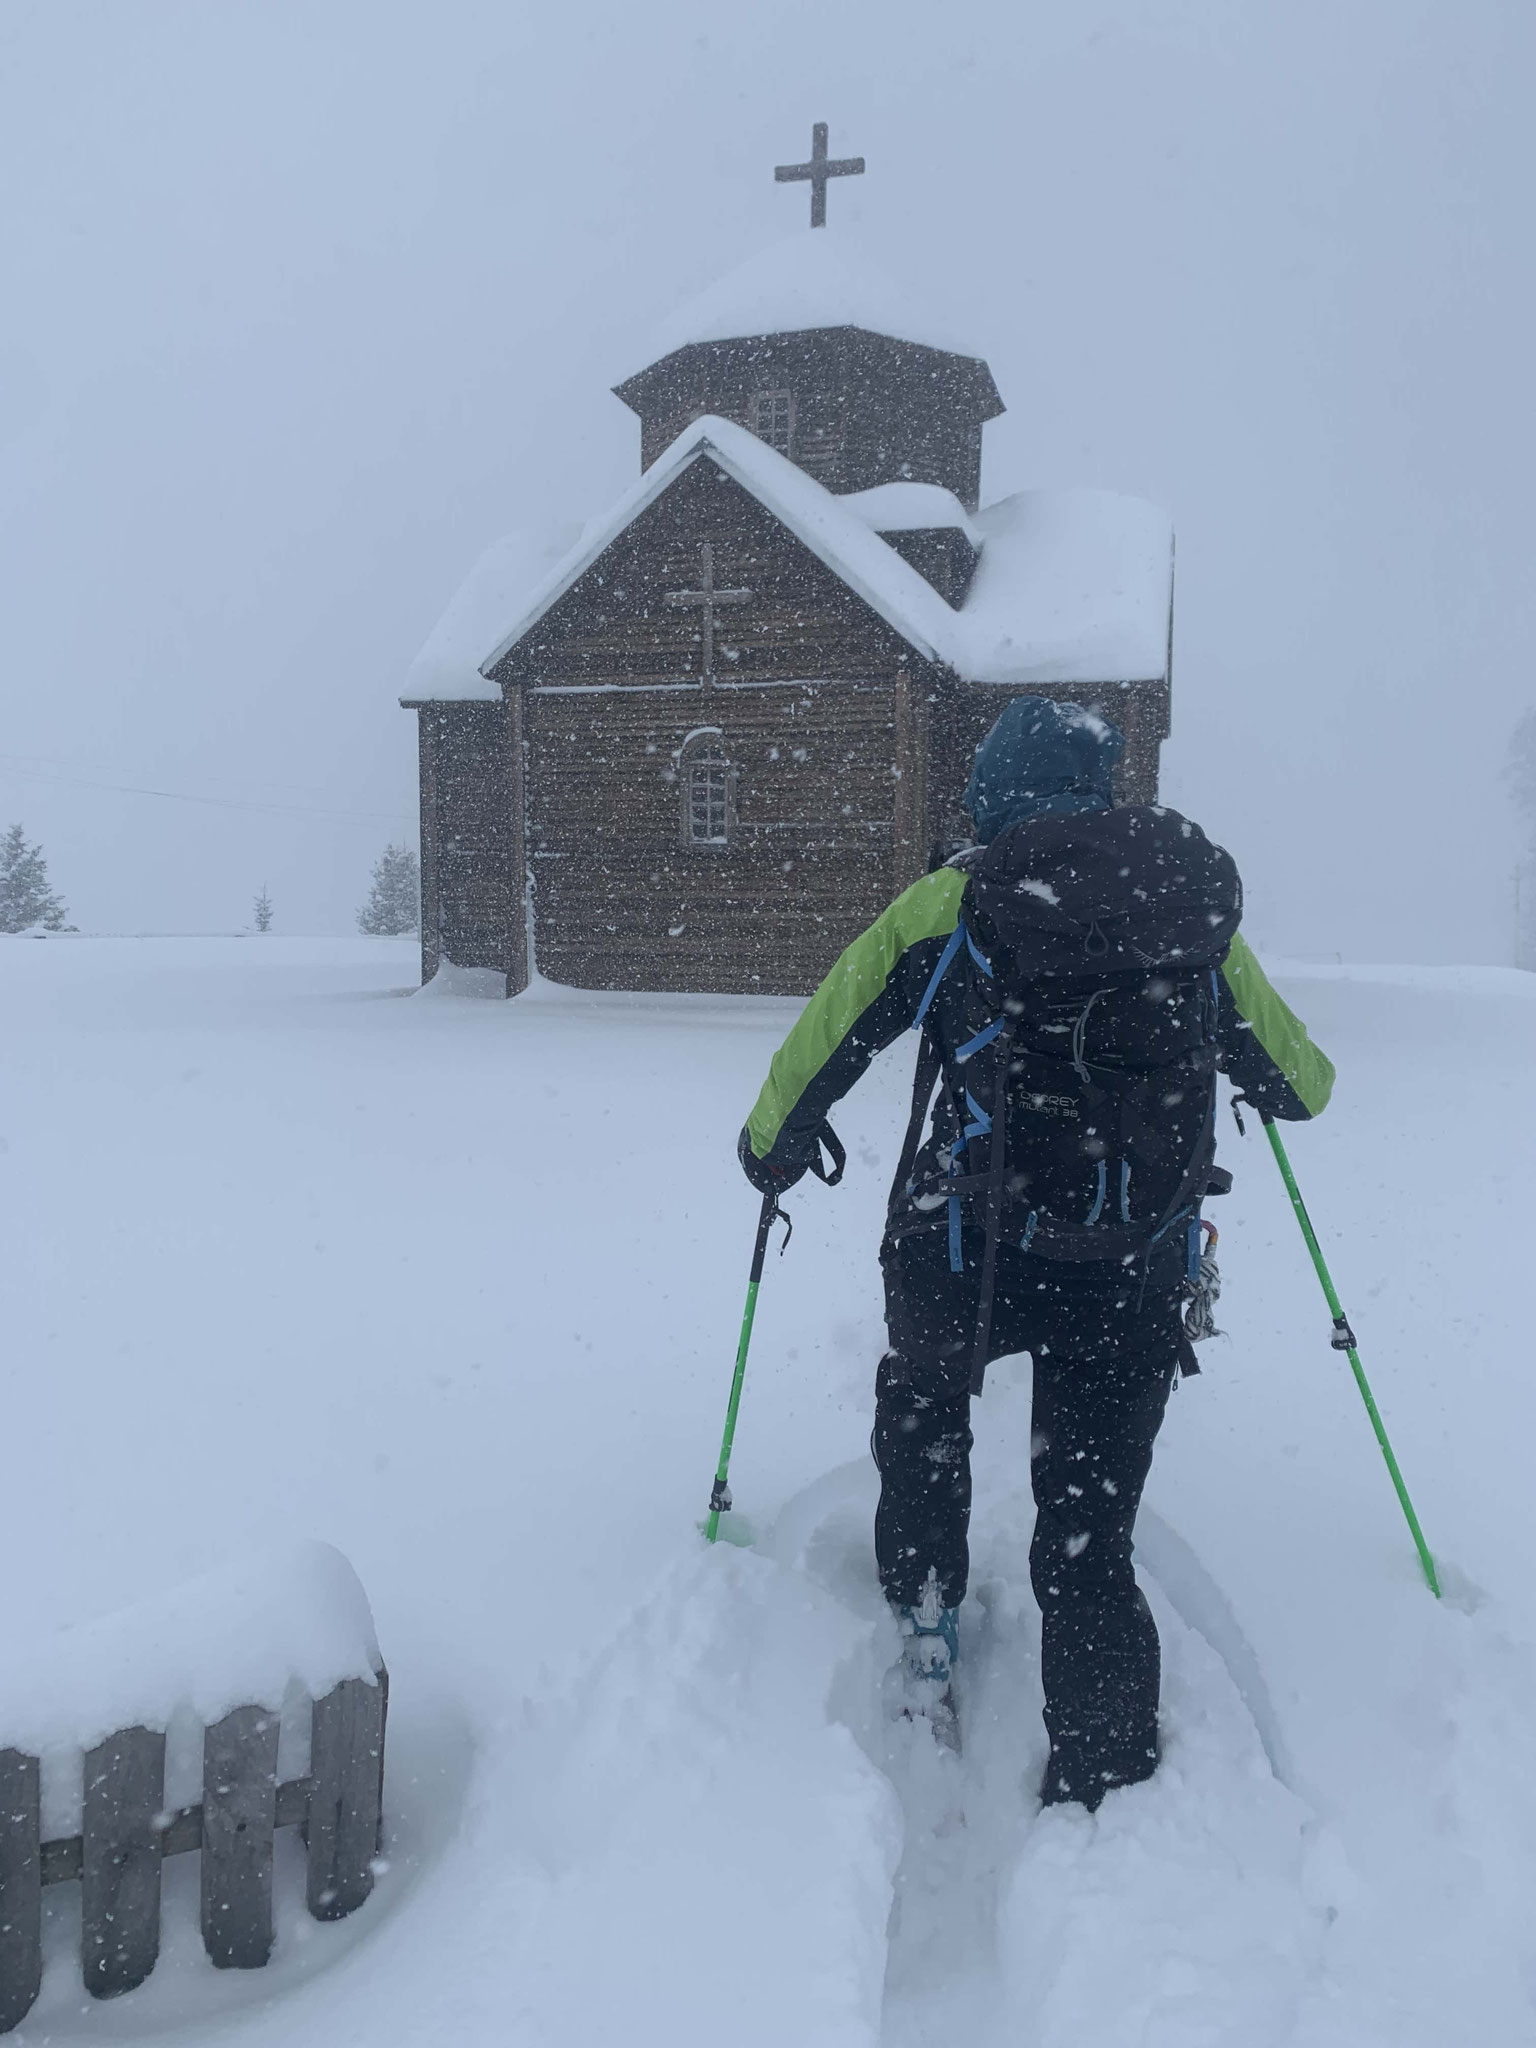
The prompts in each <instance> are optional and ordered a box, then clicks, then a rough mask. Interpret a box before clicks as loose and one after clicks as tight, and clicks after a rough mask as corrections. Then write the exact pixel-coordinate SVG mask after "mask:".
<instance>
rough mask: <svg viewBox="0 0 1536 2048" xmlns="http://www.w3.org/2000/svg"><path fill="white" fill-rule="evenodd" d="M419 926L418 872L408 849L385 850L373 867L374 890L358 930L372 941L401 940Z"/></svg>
mask: <svg viewBox="0 0 1536 2048" xmlns="http://www.w3.org/2000/svg"><path fill="white" fill-rule="evenodd" d="M420 925H421V868H420V866H419V865H418V863H417V860H416V856H415V854H414V853H413V852H412V851H411V849H410V847H408V846H386V847H385V849H384V851H383V852H382V853H381V854H380V855H379V857H378V859H377V860H376V861H375V862H374V864H373V887H372V888H371V889H370V890H369V892H368V901H367V902H366V903H365V904H364V905H363V907H362V909H361V910H360V911H359V912H358V913H357V928H358V930H359V931H360V932H367V933H369V934H370V935H371V936H372V937H374V938H390V939H393V938H400V937H401V936H403V934H405V933H406V932H414V931H417V930H418V929H419V928H420Z"/></svg>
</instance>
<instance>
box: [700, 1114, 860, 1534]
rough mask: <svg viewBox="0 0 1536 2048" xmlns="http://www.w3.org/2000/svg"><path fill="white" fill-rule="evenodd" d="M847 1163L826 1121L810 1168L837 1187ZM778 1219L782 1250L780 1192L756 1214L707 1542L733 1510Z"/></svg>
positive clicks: (787, 1225) (787, 1236)
mask: <svg viewBox="0 0 1536 2048" xmlns="http://www.w3.org/2000/svg"><path fill="white" fill-rule="evenodd" d="M743 1142H745V1133H743ZM824 1150H825V1152H826V1153H827V1155H828V1157H829V1158H830V1159H831V1161H832V1164H831V1165H830V1166H825V1165H823V1163H822V1158H821V1155H822V1152H823V1151H824ZM847 1163H848V1155H847V1153H846V1152H845V1151H844V1150H843V1147H842V1144H841V1142H840V1141H839V1139H838V1135H837V1133H836V1131H834V1130H833V1128H832V1126H831V1125H830V1124H826V1123H824V1124H823V1125H822V1126H821V1129H820V1130H819V1131H818V1132H817V1133H816V1140H815V1147H814V1152H813V1156H812V1158H811V1159H810V1160H809V1162H808V1164H809V1168H810V1171H811V1172H812V1173H814V1174H815V1176H816V1178H817V1179H818V1180H819V1181H820V1182H821V1183H822V1185H823V1186H824V1187H829V1188H835V1187H836V1186H837V1184H838V1182H839V1181H840V1180H841V1179H842V1177H843V1168H844V1167H845V1166H846V1165H847ZM775 1221H778V1222H780V1223H782V1224H783V1225H784V1244H781V1245H780V1246H779V1250H780V1251H781V1252H782V1251H783V1249H784V1245H787V1244H788V1243H789V1239H790V1233H791V1232H792V1231H793V1229H794V1227H795V1226H794V1225H793V1223H791V1222H790V1220H789V1218H788V1217H787V1216H786V1215H785V1213H784V1211H783V1210H782V1209H781V1208H780V1207H779V1198H778V1195H777V1194H768V1195H764V1197H763V1206H762V1208H761V1210H760V1211H759V1212H758V1218H757V1242H756V1244H754V1245H753V1247H752V1271H751V1274H750V1275H749V1277H748V1280H747V1305H746V1307H745V1308H744V1309H743V1310H742V1312H741V1336H740V1338H739V1339H738V1341H737V1345H736V1370H735V1372H734V1373H733V1374H732V1375H731V1398H730V1400H729V1401H728V1402H727V1403H726V1406H725V1434H724V1436H722V1437H721V1439H720V1462H719V1464H718V1465H717V1466H716V1467H715V1483H714V1487H713V1488H712V1490H711V1492H710V1496H709V1520H708V1521H707V1522H706V1523H705V1524H704V1540H705V1542H706V1543H713V1542H714V1541H715V1540H716V1538H717V1537H718V1536H719V1534H720V1517H721V1516H722V1515H728V1514H729V1513H730V1511H731V1489H730V1486H729V1485H728V1484H727V1481H728V1479H729V1476H730V1470H731V1445H732V1444H733V1443H734V1442H735V1441H736V1416H737V1413H738V1411H739V1410H740V1407H741V1383H742V1380H743V1379H744V1378H745V1377H746V1371H747V1349H748V1347H749V1346H750V1344H751V1342H752V1320H753V1317H754V1316H755V1315H756V1314H757V1290H758V1288H759V1287H760V1286H761V1284H762V1278H763V1260H764V1259H765V1258H766V1256H767V1253H768V1233H769V1231H770V1230H771V1229H772V1228H773V1225H774V1223H775Z"/></svg>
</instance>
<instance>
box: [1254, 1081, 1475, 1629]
mask: <svg viewBox="0 0 1536 2048" xmlns="http://www.w3.org/2000/svg"><path fill="white" fill-rule="evenodd" d="M1264 1129H1265V1131H1266V1132H1267V1133H1268V1135H1269V1143H1270V1149H1271V1150H1272V1151H1273V1153H1274V1155H1275V1164H1276V1165H1277V1166H1278V1167H1279V1169H1280V1177H1281V1179H1282V1180H1283V1181H1284V1182H1285V1191H1286V1193H1287V1194H1288V1195H1289V1196H1290V1198H1291V1207H1292V1208H1293V1209H1294V1210H1295V1211H1296V1221H1297V1222H1298V1223H1299V1224H1300V1225H1301V1234H1302V1236H1303V1237H1304V1238H1305V1239H1306V1241H1307V1250H1308V1251H1309V1252H1310V1253H1311V1254H1312V1263H1313V1265H1314V1266H1315V1267H1316V1268H1317V1277H1318V1279H1319V1280H1321V1282H1322V1283H1323V1294H1324V1296H1325V1298H1326V1299H1327V1303H1328V1309H1329V1313H1330V1314H1331V1315H1332V1317H1333V1348H1334V1350H1335V1351H1346V1352H1348V1354H1349V1363H1350V1368H1351V1370H1352V1371H1353V1373H1354V1375H1355V1384H1356V1386H1357V1387H1359V1389H1360V1398H1361V1400H1362V1401H1364V1403H1365V1412H1366V1414H1367V1415H1369V1416H1370V1418H1371V1427H1372V1429H1374V1430H1375V1432H1376V1441H1377V1443H1379V1444H1380V1445H1381V1455H1382V1456H1383V1457H1384V1458H1385V1459H1386V1461H1387V1470H1388V1471H1389V1472H1390V1473H1391V1475H1392V1484H1393V1486H1394V1487H1395V1488H1396V1490H1397V1498H1398V1503H1399V1505H1400V1506H1401V1508H1402V1510H1403V1513H1404V1514H1405V1515H1406V1516H1407V1518H1408V1527H1409V1529H1410V1530H1411V1531H1412V1533H1413V1543H1414V1548H1415V1549H1416V1550H1417V1551H1418V1553H1419V1563H1420V1564H1421V1565H1422V1566H1423V1568H1424V1578H1425V1581H1426V1583H1427V1584H1428V1586H1429V1590H1430V1591H1431V1593H1433V1594H1434V1596H1435V1598H1436V1599H1437V1600H1438V1599H1439V1598H1440V1580H1439V1577H1438V1576H1437V1574H1436V1572H1435V1560H1434V1558H1433V1557H1432V1556H1431V1555H1430V1550H1429V1545H1428V1544H1427V1543H1426V1542H1425V1541H1424V1531H1423V1530H1422V1529H1421V1528H1420V1527H1419V1518H1418V1516H1417V1515H1416V1514H1415V1513H1414V1511H1413V1502H1412V1501H1411V1500H1410V1499H1409V1498H1408V1488H1407V1487H1406V1485H1404V1483H1403V1475H1402V1473H1401V1472H1400V1471H1399V1470H1398V1464H1397V1459H1396V1458H1395V1457H1394V1456H1393V1453H1392V1445H1391V1443H1390V1441H1389V1440H1388V1437H1387V1426H1386V1424H1385V1423H1384V1422H1383V1421H1382V1419H1381V1410H1380V1409H1379V1408H1378V1407H1377V1406H1376V1397H1375V1395H1374V1394H1372V1392H1371V1383H1370V1381H1369V1380H1368V1379H1367V1378H1366V1376H1365V1367H1364V1366H1363V1365H1362V1364H1361V1363H1360V1353H1359V1351H1358V1350H1357V1349H1356V1348H1355V1333H1354V1331H1353V1330H1352V1329H1351V1328H1350V1327H1349V1318H1348V1316H1346V1315H1345V1313H1344V1306H1343V1303H1342V1302H1341V1301H1340V1300H1339V1297H1338V1293H1337V1290H1336V1289H1335V1287H1334V1284H1333V1275H1332V1274H1331V1273H1330V1272H1329V1271H1328V1261H1327V1260H1326V1259H1325V1258H1324V1257H1323V1248H1322V1246H1321V1245H1320V1244H1319V1243H1318V1241H1317V1232H1316V1231H1315V1230H1314V1229H1313V1228H1312V1219H1311V1217H1310V1216H1309V1215H1308V1214H1307V1205H1306V1203H1305V1202H1304V1201H1303V1200H1302V1199H1301V1189H1300V1188H1299V1187H1297V1185H1296V1176H1295V1174H1294V1173H1293V1172H1292V1171H1291V1162H1290V1160H1289V1159H1288V1158H1287V1157H1286V1151H1285V1147H1284V1145H1283V1144H1282V1143H1281V1142H1280V1133H1279V1132H1278V1131H1277V1130H1276V1129H1275V1120H1274V1118H1273V1117H1271V1116H1266V1117H1265V1118H1264Z"/></svg>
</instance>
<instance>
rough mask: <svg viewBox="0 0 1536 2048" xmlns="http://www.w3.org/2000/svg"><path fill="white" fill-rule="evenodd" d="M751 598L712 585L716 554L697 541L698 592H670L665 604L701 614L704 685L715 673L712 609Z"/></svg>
mask: <svg viewBox="0 0 1536 2048" xmlns="http://www.w3.org/2000/svg"><path fill="white" fill-rule="evenodd" d="M751 595H752V593H751V591H750V590H719V589H717V588H716V586H715V551H714V549H713V548H712V547H711V546H710V544H709V542H708V541H707V540H704V541H700V542H699V587H698V589H697V590H669V591H668V592H667V603H668V604H670V605H697V606H698V608H699V613H700V637H701V640H702V642H703V663H702V666H701V669H700V674H701V675H702V677H703V679H704V681H705V682H706V683H708V682H712V681H713V679H714V673H715V607H716V605H721V604H745V603H746V602H747V600H748V598H750V597H751Z"/></svg>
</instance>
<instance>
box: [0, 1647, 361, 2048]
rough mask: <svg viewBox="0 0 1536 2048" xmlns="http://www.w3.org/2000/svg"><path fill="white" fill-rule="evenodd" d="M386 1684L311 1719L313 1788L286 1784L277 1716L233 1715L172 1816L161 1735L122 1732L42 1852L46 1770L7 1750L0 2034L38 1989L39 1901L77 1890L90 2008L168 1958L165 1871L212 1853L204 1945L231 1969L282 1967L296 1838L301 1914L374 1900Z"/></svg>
mask: <svg viewBox="0 0 1536 2048" xmlns="http://www.w3.org/2000/svg"><path fill="white" fill-rule="evenodd" d="M388 1704H389V1674H388V1673H387V1672H386V1671H384V1670H383V1669H382V1667H381V1668H380V1670H379V1673H378V1682H377V1683H376V1684H369V1683H368V1681H367V1680H366V1679H361V1678H348V1679H345V1680H343V1681H342V1683H341V1684H340V1685H338V1686H336V1687H335V1689H334V1690H333V1691H331V1692H328V1693H327V1694H326V1695H325V1697H324V1698H323V1699H318V1700H315V1701H314V1702H313V1703H312V1707H311V1720H310V1730H311V1746H310V1767H309V1775H308V1776H307V1777H304V1778H294V1779H290V1780H289V1781H288V1782H287V1783H286V1784H279V1783H278V1778H277V1743H278V1733H279V1722H280V1716H279V1715H278V1714H277V1713H275V1712H274V1711H272V1709H270V1708H267V1707H236V1708H235V1710H234V1711H233V1712H232V1713H229V1714H226V1715H225V1716H224V1718H223V1720H221V1721H219V1722H216V1723H215V1724H214V1726H213V1727H211V1728H205V1729H204V1731H203V1796H202V1799H201V1801H200V1802H199V1803H198V1804H197V1805H195V1806H184V1807H182V1808H180V1809H179V1810H178V1811H176V1812H172V1813H167V1812H166V1811H165V1736H164V1735H163V1734H160V1733H158V1732H156V1731H155V1730H153V1729H149V1728H120V1729H118V1731H117V1732H116V1734H114V1735H109V1736H108V1737H107V1738H106V1740H105V1741H104V1742H101V1743H99V1744H98V1745H97V1747H96V1748H95V1749H92V1750H88V1751H87V1752H86V1755H85V1761H84V1781H83V1791H84V1801H83V1811H82V1819H81V1831H80V1833H79V1834H78V1835H69V1836H66V1837H65V1838H63V1839H62V1840H59V1841H53V1842H45V1841H44V1840H43V1839H42V1816H41V1784H40V1778H41V1773H40V1769H39V1764H38V1760H37V1758H36V1757H34V1756H25V1755H23V1754H22V1752H21V1751H20V1750H16V1749H0V2033H7V2032H9V2031H10V2029H11V2028H12V2027H15V2026H17V2025H19V2024H20V2022H21V2021H22V2020H23V2019H24V2018H25V2017H26V2015H27V2013H28V2012H29V2011H30V2010H31V2007H32V2003H33V2001H34V1999H35V1998H36V1997H37V1994H38V1992H39V1990H40V1989H41V1988H42V1981H43V1944H42V1918H43V1888H44V1886H45V1885H50V1884H67V1883H70V1882H72V1881H73V1880H76V1879H78V1880H79V1884H80V1967H81V1971H82V1973H83V1975H84V1978H85V1988H86V1990H87V1991H89V1992H90V1993H91V1994H92V1996H93V1997H96V1998H115V1997H116V1996H117V1995H118V1993H119V1992H123V1991H131V1990H132V1989H133V1988H134V1986H135V1985H136V1984H142V1983H143V1981H144V1979H145V1978H146V1977H147V1976H148V1975H149V1973H150V1971H151V1970H152V1969H153V1968H154V1967H155V1961H156V1958H157V1956H158V1955H159V1952H160V1869H161V1863H162V1861H163V1859H164V1858H165V1857H167V1856H179V1855H182V1854H184V1853H186V1852H187V1851H189V1850H192V1849H199V1850H201V1852H202V1872H201V1877H202V1931H203V1946H204V1948H206V1950H207V1951H208V1956H209V1959H210V1961H211V1962H213V1963H214V1964H215V1965H216V1966H217V1967H218V1968H219V1969H221V1970H258V1969H260V1968H261V1966H262V1965H263V1964H264V1963H265V1962H266V1961H267V1960H268V1958H269V1957H270V1955H271V1953H272V1845H273V1838H274V1835H275V1833H276V1830H277V1829H278V1828H283V1827H296V1828H298V1829H299V1830H300V1831H301V1833H302V1835H303V1838H304V1842H305V1848H306V1853H307V1857H308V1865H307V1876H306V1884H305V1893H306V1903H307V1904H308V1907H309V1910H310V1912H311V1913H312V1914H313V1915H314V1916H315V1918H316V1919H317V1920H340V1919H342V1918H343V1917H344V1916H345V1915H346V1914H348V1913H351V1912H354V1911H355V1910H356V1909H357V1907H359V1906H360V1905H361V1904H362V1903H363V1901H364V1900H365V1899H366V1898H367V1897H368V1894H369V1893H370V1892H371V1891H372V1889H373V1877H374V1869H373V1866H374V1863H375V1861H376V1859H377V1857H378V1853H379V1846H380V1841H381V1831H382V1827H383V1796H384V1723H385V1716H386V1712H387V1709H388Z"/></svg>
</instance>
